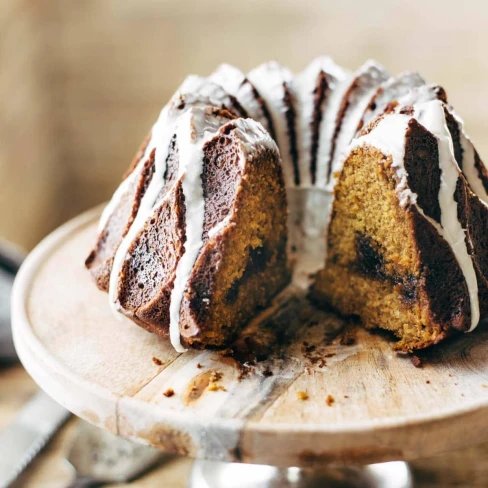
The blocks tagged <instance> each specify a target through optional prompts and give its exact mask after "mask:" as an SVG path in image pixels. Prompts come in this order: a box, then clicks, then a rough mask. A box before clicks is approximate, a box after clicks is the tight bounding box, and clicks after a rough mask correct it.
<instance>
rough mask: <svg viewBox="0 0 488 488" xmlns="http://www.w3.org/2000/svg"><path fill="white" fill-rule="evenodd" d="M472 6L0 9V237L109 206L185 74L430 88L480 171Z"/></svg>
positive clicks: (479, 18) (110, 0) (486, 70)
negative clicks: (324, 66) (335, 69)
mask: <svg viewBox="0 0 488 488" xmlns="http://www.w3.org/2000/svg"><path fill="white" fill-rule="evenodd" d="M487 16H488V6H487V4H486V2H482V1H465V2H462V3H460V2H454V1H445V0H444V1H442V0H436V1H411V2H395V1H393V0H377V1H375V0H370V1H368V2H365V1H352V0H342V1H337V2H336V1H330V2H312V1H278V0H254V1H239V2H237V1H234V2H233V1H228V0H227V1H217V0H209V1H202V0H200V1H192V2H190V1H179V2H178V1H176V0H118V1H116V0H97V1H95V0H84V1H75V0H2V1H1V2H0V73H1V74H0V103H1V105H0V106H1V108H0V237H2V236H3V237H6V238H8V239H10V240H12V241H14V242H16V243H18V244H20V245H22V246H24V247H26V248H30V247H32V246H33V245H34V244H36V243H37V242H38V241H39V239H40V238H42V237H43V236H44V235H45V234H46V233H47V232H49V231H50V230H51V229H53V228H54V227H55V226H56V225H58V224H59V223H61V222H63V221H65V220H66V219H68V218H70V217H71V216H73V215H76V214H77V213H79V212H81V211H82V210H84V209H87V208H89V207H91V206H93V205H95V204H97V203H99V202H102V201H103V200H106V199H108V198H109V197H110V195H111V193H112V192H113V190H114V189H115V187H116V185H117V182H118V181H119V180H120V177H121V174H122V172H123V171H124V170H125V168H126V167H127V165H128V164H129V162H130V160H131V158H132V155H133V153H134V152H135V150H136V148H137V147H138V144H139V143H140V141H141V139H142V138H143V137H144V135H145V134H146V133H147V131H148V130H149V128H150V127H151V124H152V122H153V120H154V119H155V118H156V117H157V114H158V113H159V110H160V108H161V106H162V105H163V104H164V103H165V102H166V101H167V100H168V98H169V96H170V95H171V94H172V92H173V91H174V90H175V88H176V87H177V86H178V85H179V83H180V82H181V81H182V80H183V78H184V77H185V76H186V75H187V74H189V73H198V74H208V73H210V72H211V71H212V70H213V69H214V68H215V67H216V66H217V65H218V64H219V63H221V62H224V61H227V62H230V63H234V64H237V65H238V66H240V67H241V68H242V69H244V70H247V69H249V68H251V67H252V66H254V65H256V64H258V63H260V62H262V61H265V60H268V59H277V60H278V61H280V62H282V63H284V64H287V65H288V66H290V68H292V69H294V70H300V69H302V68H303V67H304V66H305V65H306V64H307V63H308V62H309V61H310V60H311V59H312V58H313V57H314V56H316V55H319V54H330V55H332V56H333V57H334V58H335V59H336V61H338V62H340V63H341V64H343V65H345V66H347V67H349V68H356V67H358V66H359V65H360V64H361V63H362V62H363V61H364V60H366V59H367V58H370V57H373V58H376V59H378V60H379V61H380V62H382V63H383V64H384V65H385V66H386V67H387V68H388V69H389V70H390V71H391V72H392V73H397V72H399V71H402V70H407V69H415V70H418V71H420V72H421V73H422V74H423V75H424V76H425V77H426V78H427V79H428V80H429V81H433V82H434V81H435V82H439V83H441V84H442V85H443V86H444V87H445V88H446V90H447V93H448V95H449V99H450V101H451V103H453V105H454V106H455V107H456V108H457V110H458V112H460V113H461V115H462V116H463V117H464V119H465V121H466V123H467V128H468V131H469V133H470V135H471V137H472V138H473V139H474V140H475V143H476V144H477V146H478V149H479V151H480V153H481V155H482V156H483V155H484V157H485V159H488V140H487V139H486V138H485V127H488V84H487V83H486V82H487V81H488V56H487V54H486V47H487V46H488V29H487Z"/></svg>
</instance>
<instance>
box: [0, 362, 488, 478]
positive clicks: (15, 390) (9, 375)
mask: <svg viewBox="0 0 488 488" xmlns="http://www.w3.org/2000/svg"><path fill="white" fill-rule="evenodd" d="M36 388H37V387H36V385H35V383H34V382H33V381H32V380H31V378H30V377H29V376H28V374H27V373H26V372H25V371H24V369H23V368H22V367H21V366H11V367H8V368H4V369H1V370H0V429H1V428H3V427H5V426H6V425H7V424H8V423H9V422H10V420H11V419H12V418H13V417H14V416H15V414H16V412H17V411H18V410H19V408H20V407H21V406H22V404H23V403H24V402H25V401H27V400H28V398H29V397H30V396H31V395H32V394H33V393H34V392H35V391H36ZM77 422H78V421H77V420H75V419H72V420H70V421H69V422H68V423H67V425H66V426H65V427H64V428H63V429H62V430H61V431H60V432H59V433H58V434H57V435H56V436H55V438H54V439H53V441H52V442H51V443H50V444H49V445H48V447H47V448H46V449H45V450H44V451H43V452H42V454H41V455H40V456H39V457H38V458H37V459H36V460H35V461H34V462H33V464H32V465H31V466H30V467H29V468H28V469H27V471H26V472H25V473H24V475H23V476H22V478H21V479H20V480H19V482H18V483H17V484H16V487H19V488H20V487H23V488H58V487H59V488H62V487H64V486H66V484H67V483H68V482H69V481H70V480H71V477H72V472H71V470H70V468H69V466H68V465H67V463H66V462H65V461H64V459H63V456H64V453H65V452H66V450H67V448H68V446H69V445H70V442H71V439H72V438H73V435H74V433H75V431H76V423H77ZM191 466H192V461H191V460H190V459H186V458H177V457H175V458H171V459H169V460H168V461H167V462H165V463H163V464H162V465H161V466H159V467H157V468H156V469H154V470H153V471H152V472H150V473H149V474H147V475H145V476H144V477H143V478H141V479H139V480H138V481H135V482H132V483H130V484H126V485H112V486H117V487H123V486H131V487H141V488H145V487H151V486H168V487H172V488H173V487H174V488H180V487H186V486H187V483H188V478H189V475H190V471H191ZM412 468H413V470H414V475H415V481H416V485H415V486H416V487H420V488H441V487H454V486H455V487H480V488H481V487H486V486H488V444H484V445H482V446H479V447H474V448H470V449H466V450H464V451H457V452H453V453H450V454H448V455H443V456H437V457H433V458H429V459H422V460H419V461H416V462H414V463H412Z"/></svg>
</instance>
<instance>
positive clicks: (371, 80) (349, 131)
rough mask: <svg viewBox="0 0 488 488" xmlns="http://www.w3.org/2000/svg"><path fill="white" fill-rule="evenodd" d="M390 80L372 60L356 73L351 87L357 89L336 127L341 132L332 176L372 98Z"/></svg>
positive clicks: (333, 159) (333, 162)
mask: <svg viewBox="0 0 488 488" xmlns="http://www.w3.org/2000/svg"><path fill="white" fill-rule="evenodd" d="M388 78H389V76H388V73H387V72H386V71H385V69H384V68H383V67H382V66H381V65H380V64H378V63H376V62H375V61H372V60H369V61H367V62H366V63H365V64H364V65H363V66H362V67H361V68H359V70H358V71H357V72H356V73H355V75H354V79H353V81H352V83H351V85H350V86H352V85H353V84H355V85H356V87H355V89H353V91H352V92H351V93H350V94H349V98H348V106H347V109H346V111H345V113H344V115H343V117H342V120H339V119H336V127H337V126H338V125H339V124H340V131H339V134H338V136H337V138H336V142H335V150H334V154H331V158H332V159H331V162H330V164H331V165H332V170H331V176H332V175H333V174H334V173H335V172H336V171H337V170H338V168H339V167H340V165H341V161H342V159H343V158H344V151H345V150H346V148H347V146H348V145H349V143H350V142H351V140H352V139H353V137H354V136H355V134H356V130H357V127H358V125H359V122H360V120H361V117H362V116H363V114H364V111H365V110H366V108H367V106H368V104H369V102H370V100H371V98H372V96H373V95H374V94H375V93H376V90H377V88H378V86H379V85H380V84H381V83H383V82H384V81H386V80H387V79H388ZM348 88H349V87H348ZM347 91H348V90H346V95H347ZM341 101H342V100H341ZM331 179H332V178H331Z"/></svg>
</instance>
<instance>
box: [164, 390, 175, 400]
mask: <svg viewBox="0 0 488 488" xmlns="http://www.w3.org/2000/svg"><path fill="white" fill-rule="evenodd" d="M174 394H175V391H174V390H173V388H168V389H167V390H166V391H165V392H164V393H163V395H164V396H165V397H167V398H171V397H172V396H173V395H174Z"/></svg>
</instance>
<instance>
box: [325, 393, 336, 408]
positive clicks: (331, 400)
mask: <svg viewBox="0 0 488 488" xmlns="http://www.w3.org/2000/svg"><path fill="white" fill-rule="evenodd" d="M334 402H335V398H334V397H333V396H332V395H330V394H329V395H327V398H326V399H325V404H326V405H327V406H328V407H332V405H333V404H334Z"/></svg>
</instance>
